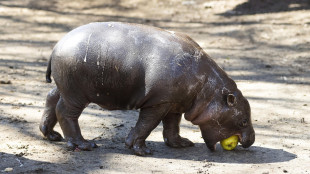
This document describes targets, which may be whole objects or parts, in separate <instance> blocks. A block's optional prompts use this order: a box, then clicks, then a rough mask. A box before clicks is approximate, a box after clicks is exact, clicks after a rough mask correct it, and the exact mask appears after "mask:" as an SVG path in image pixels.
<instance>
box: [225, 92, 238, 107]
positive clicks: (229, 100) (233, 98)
mask: <svg viewBox="0 0 310 174" xmlns="http://www.w3.org/2000/svg"><path fill="white" fill-rule="evenodd" d="M236 103H237V101H236V96H235V95H234V94H228V95H227V104H228V106H230V107H232V106H235V105H236Z"/></svg>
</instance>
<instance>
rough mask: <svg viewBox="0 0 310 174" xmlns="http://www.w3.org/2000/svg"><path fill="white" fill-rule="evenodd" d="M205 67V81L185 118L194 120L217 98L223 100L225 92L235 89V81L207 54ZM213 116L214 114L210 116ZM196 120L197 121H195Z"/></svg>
mask: <svg viewBox="0 0 310 174" xmlns="http://www.w3.org/2000/svg"><path fill="white" fill-rule="evenodd" d="M205 61H206V63H205V66H204V69H207V72H206V73H205V81H204V84H203V86H202V88H201V90H200V91H199V92H198V93H197V95H196V98H195V99H194V102H193V104H192V107H191V108H190V109H189V110H188V112H185V119H186V120H188V121H191V122H193V121H194V120H196V119H197V118H198V117H199V116H200V115H201V114H202V113H203V112H204V111H205V109H206V108H207V107H208V106H209V105H210V104H211V103H212V102H213V101H215V100H221V96H223V94H224V93H227V92H232V91H235V90H236V88H237V86H236V84H235V82H234V81H233V80H232V79H231V78H230V77H229V76H228V75H227V74H226V73H225V72H224V71H223V70H222V69H221V68H220V67H219V66H218V65H217V64H216V63H215V62H214V61H213V60H212V59H211V58H210V57H209V56H208V55H207V59H205ZM210 117H212V116H210ZM195 122H196V121H195Z"/></svg>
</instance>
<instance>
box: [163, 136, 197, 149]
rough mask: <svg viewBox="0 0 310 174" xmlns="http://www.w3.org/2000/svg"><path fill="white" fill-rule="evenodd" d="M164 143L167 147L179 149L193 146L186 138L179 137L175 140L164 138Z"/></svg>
mask: <svg viewBox="0 0 310 174" xmlns="http://www.w3.org/2000/svg"><path fill="white" fill-rule="evenodd" d="M164 141H165V143H166V145H167V146H169V147H173V148H181V147H191V146H194V143H193V142H191V141H190V140H189V139H187V138H182V137H181V136H178V137H177V138H174V139H171V138H170V139H168V138H164Z"/></svg>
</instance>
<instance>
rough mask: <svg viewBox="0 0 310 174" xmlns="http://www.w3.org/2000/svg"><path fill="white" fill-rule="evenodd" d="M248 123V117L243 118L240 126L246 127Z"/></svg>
mask: <svg viewBox="0 0 310 174" xmlns="http://www.w3.org/2000/svg"><path fill="white" fill-rule="evenodd" d="M247 124H248V119H243V120H242V121H241V122H240V127H245V126H247Z"/></svg>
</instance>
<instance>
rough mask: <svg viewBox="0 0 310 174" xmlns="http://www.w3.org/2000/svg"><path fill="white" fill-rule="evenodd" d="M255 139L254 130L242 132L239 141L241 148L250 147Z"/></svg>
mask: <svg viewBox="0 0 310 174" xmlns="http://www.w3.org/2000/svg"><path fill="white" fill-rule="evenodd" d="M254 141H255V132H254V130H253V131H251V133H242V139H241V141H240V143H241V145H242V147H243V148H248V147H250V146H251V145H252V144H253V143H254Z"/></svg>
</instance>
